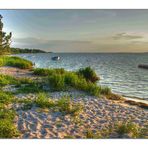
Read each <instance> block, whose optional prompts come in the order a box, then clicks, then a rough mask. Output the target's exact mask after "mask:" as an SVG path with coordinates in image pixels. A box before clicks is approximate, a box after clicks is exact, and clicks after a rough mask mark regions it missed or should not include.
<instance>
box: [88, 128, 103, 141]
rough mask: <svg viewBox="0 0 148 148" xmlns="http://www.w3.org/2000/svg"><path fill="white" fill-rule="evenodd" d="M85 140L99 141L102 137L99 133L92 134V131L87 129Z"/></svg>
mask: <svg viewBox="0 0 148 148" xmlns="http://www.w3.org/2000/svg"><path fill="white" fill-rule="evenodd" d="M86 138H87V139H100V138H103V137H102V135H101V134H100V133H99V132H97V133H94V132H93V131H92V130H90V129H88V130H86Z"/></svg>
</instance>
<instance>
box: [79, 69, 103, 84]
mask: <svg viewBox="0 0 148 148" xmlns="http://www.w3.org/2000/svg"><path fill="white" fill-rule="evenodd" d="M77 73H78V74H79V75H82V76H83V77H84V78H85V79H86V80H87V81H90V82H92V83H95V82H96V81H98V80H99V79H100V78H99V77H98V76H97V74H96V73H95V71H94V70H93V69H91V67H86V68H81V69H79V70H78V72H77Z"/></svg>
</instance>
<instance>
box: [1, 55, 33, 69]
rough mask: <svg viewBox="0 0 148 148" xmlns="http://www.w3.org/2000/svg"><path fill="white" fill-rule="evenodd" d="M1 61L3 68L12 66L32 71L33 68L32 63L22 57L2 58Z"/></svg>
mask: <svg viewBox="0 0 148 148" xmlns="http://www.w3.org/2000/svg"><path fill="white" fill-rule="evenodd" d="M0 61H1V66H12V67H18V68H21V69H31V68H32V66H33V64H32V62H30V61H28V60H26V59H23V58H20V57H9V56H2V57H0Z"/></svg>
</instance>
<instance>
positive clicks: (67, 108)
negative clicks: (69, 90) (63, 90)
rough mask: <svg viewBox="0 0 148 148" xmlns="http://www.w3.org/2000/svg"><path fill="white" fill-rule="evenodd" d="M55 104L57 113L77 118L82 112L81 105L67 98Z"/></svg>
mask: <svg viewBox="0 0 148 148" xmlns="http://www.w3.org/2000/svg"><path fill="white" fill-rule="evenodd" d="M56 104H57V107H58V109H59V111H61V112H63V113H65V114H71V115H73V116H77V115H79V114H80V113H81V112H82V111H83V105H82V104H81V103H74V102H73V101H71V99H70V98H69V97H63V98H61V99H59V100H58V101H57V102H56Z"/></svg>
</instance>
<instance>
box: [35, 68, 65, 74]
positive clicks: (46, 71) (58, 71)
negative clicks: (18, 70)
mask: <svg viewBox="0 0 148 148" xmlns="http://www.w3.org/2000/svg"><path fill="white" fill-rule="evenodd" d="M33 72H34V74H35V75H38V76H48V75H53V74H64V73H65V72H66V71H65V70H64V69H63V68H55V69H47V68H36V69H33Z"/></svg>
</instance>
